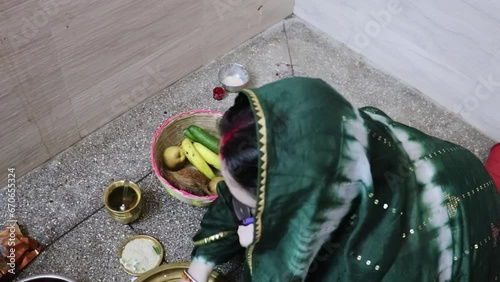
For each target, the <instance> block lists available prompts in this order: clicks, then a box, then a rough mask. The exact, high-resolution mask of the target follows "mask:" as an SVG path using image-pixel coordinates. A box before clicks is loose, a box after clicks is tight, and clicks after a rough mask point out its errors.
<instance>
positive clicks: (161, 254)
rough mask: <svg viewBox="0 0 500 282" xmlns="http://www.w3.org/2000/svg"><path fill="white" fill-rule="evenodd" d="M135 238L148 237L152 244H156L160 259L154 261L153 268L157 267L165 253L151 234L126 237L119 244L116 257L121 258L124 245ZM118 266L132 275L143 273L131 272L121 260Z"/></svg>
mask: <svg viewBox="0 0 500 282" xmlns="http://www.w3.org/2000/svg"><path fill="white" fill-rule="evenodd" d="M136 239H148V240H150V241H152V242H153V244H155V245H156V246H158V248H159V249H160V254H159V256H160V259H159V260H158V262H157V263H156V265H155V268H156V267H158V266H159V265H160V264H161V262H162V261H163V257H164V256H165V253H164V250H163V247H162V245H161V244H160V242H159V241H158V240H156V239H155V238H153V237H151V236H148V235H136V236H132V237H130V238H127V239H126V240H125V241H123V243H122V245H121V246H120V249H119V250H118V259H121V257H122V255H123V250H124V249H125V246H126V245H127V244H128V243H130V242H131V241H133V240H136ZM120 267H121V268H122V269H123V270H124V271H125V272H127V273H128V274H130V275H133V276H140V275H142V274H143V273H139V272H133V271H131V270H129V269H127V268H126V267H125V266H123V264H122V263H121V262H120ZM153 269H154V268H153ZM150 271H151V270H150ZM144 273H147V272H144Z"/></svg>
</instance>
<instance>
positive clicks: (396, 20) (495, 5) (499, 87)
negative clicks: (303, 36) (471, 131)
mask: <svg viewBox="0 0 500 282" xmlns="http://www.w3.org/2000/svg"><path fill="white" fill-rule="evenodd" d="M295 14H296V15H297V16H298V17H300V18H302V19H304V20H305V21H307V22H309V23H310V24H312V25H314V26H316V27H317V28H319V29H320V30H322V31H324V32H325V33H327V34H329V35H330V36H332V37H333V38H335V39H336V40H339V41H341V42H343V43H345V44H347V45H348V46H349V47H351V48H353V49H355V50H356V51H358V52H359V53H361V54H362V55H364V56H365V57H367V58H368V59H369V60H371V61H372V62H373V64H374V66H376V67H378V68H380V69H382V70H384V71H386V72H388V73H390V74H392V75H394V76H396V77H398V78H400V79H401V80H403V81H405V82H406V83H408V84H409V85H411V86H413V87H415V88H417V89H419V90H420V91H422V92H423V93H424V94H425V95H428V96H429V98H431V99H432V100H434V101H435V102H437V103H439V104H441V105H442V106H444V107H446V108H447V109H449V110H450V111H453V112H455V113H457V114H459V115H460V116H461V117H462V118H463V119H464V120H466V121H467V122H468V123H470V124H471V125H473V126H474V127H476V128H478V129H479V130H480V131H482V132H483V133H484V134H486V135H487V136H489V137H491V138H493V139H495V140H496V141H500V2H499V1H497V0H416V1H402V0H372V1H362V0H350V1H347V0H296V4H295Z"/></svg>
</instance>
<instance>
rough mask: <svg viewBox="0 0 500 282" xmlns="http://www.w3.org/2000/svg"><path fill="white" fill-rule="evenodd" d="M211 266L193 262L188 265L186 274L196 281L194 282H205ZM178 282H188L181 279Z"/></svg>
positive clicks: (211, 268)
mask: <svg viewBox="0 0 500 282" xmlns="http://www.w3.org/2000/svg"><path fill="white" fill-rule="evenodd" d="M212 270H213V266H211V265H208V264H205V263H203V262H201V261H199V260H193V261H192V262H191V264H190V265H189V269H188V270H187V272H188V273H189V275H190V276H191V277H192V278H193V279H195V280H196V282H207V281H208V278H210V274H211V273H212ZM179 282H190V281H188V280H185V279H184V278H182V279H181V280H179Z"/></svg>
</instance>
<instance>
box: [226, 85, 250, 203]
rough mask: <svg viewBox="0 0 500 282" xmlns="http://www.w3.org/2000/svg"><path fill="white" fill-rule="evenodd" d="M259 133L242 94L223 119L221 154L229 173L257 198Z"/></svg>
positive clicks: (248, 104) (246, 100) (245, 98)
mask: <svg viewBox="0 0 500 282" xmlns="http://www.w3.org/2000/svg"><path fill="white" fill-rule="evenodd" d="M256 131H257V129H256V125H255V118H254V114H253V111H252V109H251V107H250V102H249V100H248V98H247V97H246V96H245V95H244V94H241V93H240V94H239V95H238V96H237V97H236V99H235V102H234V105H233V106H232V107H231V108H229V110H228V111H226V113H225V114H224V116H223V117H222V120H221V122H220V132H221V136H222V140H221V145H220V154H221V156H222V159H223V161H224V163H225V165H226V168H227V170H228V172H229V173H230V174H231V175H232V177H233V178H234V180H236V181H237V182H238V183H239V184H240V185H241V186H243V187H244V188H245V189H247V190H248V191H249V192H250V193H252V195H257V178H258V177H257V176H258V157H259V149H258V148H257V132H256Z"/></svg>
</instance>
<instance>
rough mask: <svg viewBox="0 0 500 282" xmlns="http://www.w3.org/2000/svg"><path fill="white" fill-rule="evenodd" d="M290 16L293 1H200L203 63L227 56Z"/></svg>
mask: <svg viewBox="0 0 500 282" xmlns="http://www.w3.org/2000/svg"><path fill="white" fill-rule="evenodd" d="M292 12H293V0H203V35H204V36H203V38H202V41H203V46H204V50H203V51H204V61H205V62H208V61H210V60H213V59H214V58H217V57H218V56H220V55H223V54H225V53H227V52H228V51H230V50H232V49H233V48H234V47H236V46H238V45H239V44H241V43H243V42H244V41H246V40H248V39H249V38H251V37H253V36H255V35H256V34H258V33H260V32H262V31H263V30H265V29H266V28H268V27H270V26H272V25H273V24H275V23H277V22H278V21H280V20H282V19H284V18H286V17H287V16H289V15H291V14H292Z"/></svg>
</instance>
